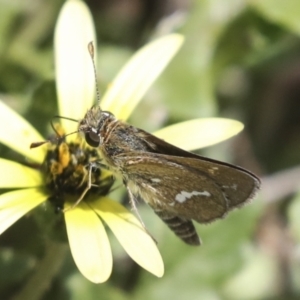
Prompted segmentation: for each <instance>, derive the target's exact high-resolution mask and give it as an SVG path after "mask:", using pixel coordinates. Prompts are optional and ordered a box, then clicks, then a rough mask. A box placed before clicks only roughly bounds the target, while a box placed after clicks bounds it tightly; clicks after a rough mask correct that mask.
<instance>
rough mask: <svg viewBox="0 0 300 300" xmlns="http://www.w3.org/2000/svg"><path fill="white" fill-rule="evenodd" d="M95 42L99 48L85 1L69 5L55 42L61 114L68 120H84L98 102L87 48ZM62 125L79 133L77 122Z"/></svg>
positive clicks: (62, 10) (58, 23) (64, 11)
mask: <svg viewBox="0 0 300 300" xmlns="http://www.w3.org/2000/svg"><path fill="white" fill-rule="evenodd" d="M91 41H93V43H94V47H96V45H97V43H96V35H95V29H94V24H93V19H92V16H91V13H90V11H89V9H88V7H87V6H86V4H85V3H84V2H82V1H78V0H69V1H66V3H65V4H64V6H63V8H62V9H61V11H60V14H59V18H58V21H57V24H56V28H55V38H54V45H55V69H56V83H57V93H58V104H59V114H60V115H62V116H64V117H69V118H75V119H80V118H82V117H83V116H84V114H85V113H86V111H87V110H88V109H89V108H90V107H91V106H92V104H93V102H94V94H95V76H94V70H93V65H92V60H91V57H90V54H89V52H88V48H87V45H88V43H89V42H91ZM95 53H97V51H96V48H95ZM95 56H96V55H95ZM95 58H96V57H95ZM61 122H62V125H63V127H64V129H65V131H66V132H67V133H69V132H72V131H74V130H76V129H77V126H78V124H77V123H76V122H71V121H67V120H61Z"/></svg>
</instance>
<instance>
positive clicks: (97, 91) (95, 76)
mask: <svg viewBox="0 0 300 300" xmlns="http://www.w3.org/2000/svg"><path fill="white" fill-rule="evenodd" d="M88 50H89V53H90V56H91V59H92V64H93V69H94V78H95V86H96V98H97V105H98V106H99V107H100V91H99V86H98V82H97V70H96V65H95V58H94V57H95V48H94V44H93V42H89V43H88Z"/></svg>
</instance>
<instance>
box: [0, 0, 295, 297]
mask: <svg viewBox="0 0 300 300" xmlns="http://www.w3.org/2000/svg"><path fill="white" fill-rule="evenodd" d="M63 3H64V1H62V0H52V1H43V0H11V1H8V0H0V98H1V99H2V100H3V101H4V102H5V103H7V104H8V105H9V106H10V107H12V108H14V109H15V110H16V111H17V112H19V113H20V114H22V115H23V116H25V117H26V118H27V119H28V120H29V121H30V122H31V123H32V124H33V125H35V126H36V127H37V128H38V129H39V131H40V132H41V133H42V134H44V135H46V136H47V134H49V132H50V126H49V121H50V119H51V117H52V116H53V115H55V114H56V113H57V107H56V101H57V100H56V91H55V78H54V63H53V61H54V60H53V35H54V26H55V22H56V20H57V16H58V13H59V10H60V8H61V7H62V5H63ZM86 3H87V5H88V6H89V8H90V9H91V11H92V14H93V17H94V21H95V24H96V30H97V39H98V47H99V48H98V62H97V69H98V77H99V84H100V89H101V90H102V91H103V90H104V88H105V87H106V86H107V85H108V84H109V82H110V81H111V80H112V78H113V77H114V75H115V74H116V72H117V71H118V70H119V69H120V67H121V66H122V65H123V64H124V62H125V61H126V60H127V59H128V58H129V57H130V56H131V54H132V53H134V51H135V50H136V49H138V48H139V47H141V46H142V45H143V44H145V43H146V42H147V41H149V40H150V39H152V38H154V37H156V36H160V35H162V34H166V33H169V32H179V33H182V34H184V35H185V37H186V41H185V44H184V46H183V48H182V49H181V50H180V52H179V53H178V55H176V57H175V58H174V59H173V61H172V62H171V64H170V65H169V67H168V68H167V70H166V71H165V72H164V73H163V74H162V76H161V77H160V78H159V80H158V81H157V82H156V83H155V84H154V86H153V87H152V88H151V90H150V91H149V92H148V93H147V95H146V97H145V99H144V100H143V101H142V102H141V103H140V104H139V107H138V108H137V109H136V110H135V112H134V114H133V116H132V117H131V119H130V123H132V124H134V125H136V126H138V127H141V128H143V129H145V130H148V131H152V130H155V129H157V128H160V127H162V126H164V125H167V124H172V123H175V122H179V121H184V120H188V119H191V118H198V117H211V116H218V117H228V118H233V119H237V120H240V121H242V122H243V123H244V124H245V130H244V131H243V132H242V133H241V134H239V135H238V136H237V137H235V138H232V139H230V140H228V141H226V142H223V143H221V144H219V145H215V146H213V147H209V148H207V149H202V150H201V151H200V152H199V153H201V154H204V155H206V156H209V157H212V158H215V159H220V160H224V161H227V162H231V163H235V164H238V165H240V166H243V167H245V168H248V169H249V170H252V171H253V172H254V173H256V174H258V175H259V176H261V177H262V179H263V187H262V189H261V192H260V193H259V195H258V196H257V198H256V199H255V200H254V201H253V202H252V203H251V204H250V205H248V206H246V207H244V208H243V209H241V210H239V211H235V212H233V213H231V214H230V215H229V216H228V217H227V218H226V219H224V220H221V221H218V222H215V223H213V224H211V225H208V226H203V225H202V226H201V225H196V226H197V229H198V232H199V234H200V236H201V238H202V241H203V245H202V246H201V247H190V246H187V245H185V244H183V243H182V242H181V241H180V240H179V239H177V238H176V237H175V236H174V234H173V233H172V232H171V231H169V229H168V228H167V227H166V226H165V225H164V224H163V223H162V222H161V221H160V220H159V218H157V217H156V216H155V215H154V213H153V212H152V211H151V209H150V208H148V207H146V206H145V205H142V204H141V205H139V209H140V211H141V215H142V216H143V219H144V221H145V223H146V225H147V228H148V230H149V231H150V232H151V233H152V234H153V235H154V236H155V238H156V239H157V241H158V247H159V249H160V251H161V254H162V257H163V259H164V261H165V269H166V271H165V275H164V277H163V278H161V279H158V278H156V277H154V276H153V275H151V274H149V273H147V272H146V271H144V270H143V269H140V268H139V267H138V266H137V265H135V263H133V262H132V260H131V259H130V258H129V257H128V256H127V254H126V253H125V252H124V251H123V250H122V249H121V248H120V246H119V245H118V243H117V241H116V240H115V239H114V238H113V236H112V234H110V236H111V239H112V248H113V254H114V269H113V274H112V277H111V279H110V280H109V281H108V282H107V283H104V284H100V285H95V284H92V283H90V282H89V281H87V280H86V279H85V278H84V277H83V276H82V275H81V274H80V273H79V271H78V270H77V268H76V266H75V264H74V263H73V260H72V257H71V254H70V251H69V248H68V246H66V248H65V249H63V250H62V249H61V247H59V249H60V251H57V248H55V245H54V246H53V245H49V243H48V242H45V241H46V240H47V238H46V237H45V236H46V235H47V234H48V233H47V232H46V231H44V230H43V227H45V222H46V221H45V220H44V221H43V220H40V221H39V222H38V221H37V218H36V217H35V218H34V217H33V216H32V215H30V216H28V218H23V219H21V220H20V221H18V222H17V223H16V224H15V225H13V226H12V227H11V228H9V229H8V230H7V231H6V232H5V233H4V234H3V235H2V236H1V237H0V298H1V299H33V298H28V297H29V296H28V294H26V292H24V291H26V287H27V285H28V282H30V281H31V280H32V278H35V277H34V276H37V275H36V274H38V278H39V280H38V281H37V288H39V289H41V292H40V293H39V295H40V296H39V297H38V299H75V300H77V299H78V300H79V299H85V300H93V299H116V300H123V299H145V300H147V299H149V300H152V299H173V300H176V299H213V300H214V299H299V298H300V252H299V249H300V248H299V240H300V194H297V189H298V187H299V186H300V168H299V166H298V165H299V164H300V39H299V35H300V2H299V1H297V0H285V1H284V0H272V1H271V0H263V1H260V0H248V1H246V0H206V1H205V0H198V1H197V0H194V1H193V0H168V1H167V0H114V1H112V0H110V1H109V0H89V1H86ZM7 129H8V130H9V124H7V128H5V129H3V128H1V129H0V130H7ZM24 147H28V145H24ZM0 156H1V157H6V158H9V159H15V160H16V161H22V157H20V156H19V155H17V154H16V153H14V152H12V151H11V150H9V149H8V148H6V147H5V146H3V145H0ZM43 222H44V223H43ZM41 224H42V225H41ZM53 251H57V252H55V253H57V260H56V262H55V261H54V262H53V264H54V263H57V268H52V269H51V272H50V271H49V272H48V269H47V267H45V266H47V263H46V262H47V258H48V255H49V253H50V254H51V252H53ZM50 256H51V255H50ZM51 257H53V253H52V256H51ZM48 264H49V262H48Z"/></svg>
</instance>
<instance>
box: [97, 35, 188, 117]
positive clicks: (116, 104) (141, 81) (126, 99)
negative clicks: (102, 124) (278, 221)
mask: <svg viewBox="0 0 300 300" xmlns="http://www.w3.org/2000/svg"><path fill="white" fill-rule="evenodd" d="M182 43H183V37H182V36H181V35H179V34H170V35H167V36H165V37H162V38H160V39H158V40H155V41H153V42H151V43H150V44H148V45H146V46H145V47H143V48H142V49H140V50H139V51H138V52H137V53H136V54H135V55H134V56H133V57H132V58H131V59H130V61H129V62H128V63H127V64H126V65H125V66H124V68H123V69H122V70H121V71H120V72H119V74H118V75H117V77H116V78H115V79H114V81H113V82H112V84H111V85H110V86H109V88H108V90H107V92H106V93H105V95H104V96H103V98H102V99H101V108H102V109H103V110H108V111H110V112H112V113H113V114H114V115H115V116H116V117H117V118H119V119H123V120H126V119H127V118H128V117H129V116H130V114H131V112H132V111H133V110H134V108H135V107H136V105H137V104H138V103H139V101H140V100H141V98H142V97H143V96H144V94H145V93H146V92H147V90H148V88H149V87H150V86H151V84H152V83H153V82H154V80H155V79H156V78H157V77H158V76H159V74H160V73H161V72H162V71H163V70H164V68H165V67H166V65H167V64H168V63H169V61H170V60H171V58H172V57H173V56H174V55H175V54H176V52H177V51H178V49H179V48H180V46H181V45H182Z"/></svg>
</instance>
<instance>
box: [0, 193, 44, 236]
mask: <svg viewBox="0 0 300 300" xmlns="http://www.w3.org/2000/svg"><path fill="white" fill-rule="evenodd" d="M47 197H48V196H47V195H46V194H44V193H43V192H41V191H40V190H39V189H24V190H18V191H12V192H8V193H5V194H2V195H1V196H0V234H1V233H2V232H3V231H5V230H6V229H7V228H8V227H10V226H11V225H12V224H14V223H15V222H16V221H17V220H18V219H20V218H21V217H22V216H24V215H25V214H26V213H27V212H29V211H30V210H32V209H33V208H35V207H36V206H38V205H39V204H41V203H42V202H44V201H46V200H47Z"/></svg>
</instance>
